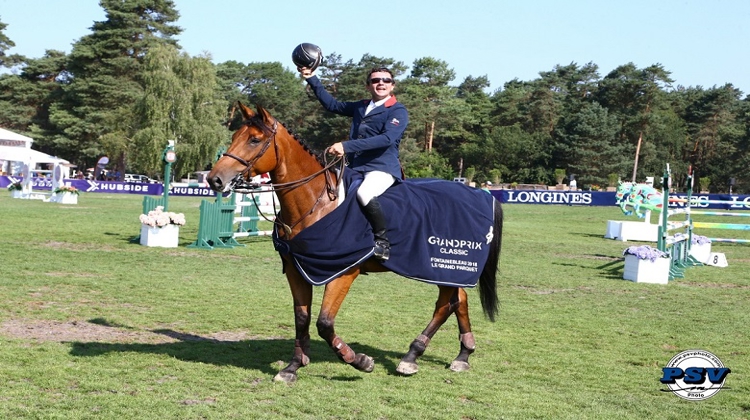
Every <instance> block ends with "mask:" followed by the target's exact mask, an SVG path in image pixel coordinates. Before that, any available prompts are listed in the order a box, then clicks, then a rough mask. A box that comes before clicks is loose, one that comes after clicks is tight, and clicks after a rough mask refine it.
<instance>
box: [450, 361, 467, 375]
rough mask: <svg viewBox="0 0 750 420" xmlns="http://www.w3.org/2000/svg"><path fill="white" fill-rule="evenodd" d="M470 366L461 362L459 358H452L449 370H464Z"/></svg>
mask: <svg viewBox="0 0 750 420" xmlns="http://www.w3.org/2000/svg"><path fill="white" fill-rule="evenodd" d="M470 368H471V367H470V366H469V363H467V362H462V361H460V360H454V361H452V362H451V368H450V369H451V370H452V371H454V372H466V371H467V370H469V369H470Z"/></svg>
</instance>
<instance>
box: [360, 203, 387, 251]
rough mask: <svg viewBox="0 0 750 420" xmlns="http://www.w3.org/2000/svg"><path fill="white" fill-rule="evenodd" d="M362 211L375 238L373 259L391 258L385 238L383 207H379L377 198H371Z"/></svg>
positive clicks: (385, 228) (385, 225) (385, 226)
mask: <svg viewBox="0 0 750 420" xmlns="http://www.w3.org/2000/svg"><path fill="white" fill-rule="evenodd" d="M362 209H363V210H364V214H365V217H366V218H367V220H368V221H369V222H370V225H371V226H372V234H373V235H374V236H375V257H377V258H380V259H381V260H384V261H385V260H387V259H388V258H389V257H390V256H391V243H390V242H389V241H388V236H386V231H387V224H386V222H385V214H384V213H383V207H381V205H380V201H378V197H373V198H371V199H370V202H369V203H367V205H366V206H364V207H362Z"/></svg>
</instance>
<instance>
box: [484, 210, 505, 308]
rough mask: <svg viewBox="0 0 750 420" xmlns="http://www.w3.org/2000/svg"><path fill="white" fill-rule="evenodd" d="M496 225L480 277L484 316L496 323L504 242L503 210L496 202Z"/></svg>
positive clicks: (494, 224)
mask: <svg viewBox="0 0 750 420" xmlns="http://www.w3.org/2000/svg"><path fill="white" fill-rule="evenodd" d="M493 204H494V206H493V207H494V223H493V228H492V233H493V237H492V240H491V241H490V250H489V255H488V256H487V262H485V264H484V270H482V274H481V275H480V276H479V300H480V301H481V302H482V310H483V311H484V315H485V316H487V318H489V320H490V321H492V322H495V316H496V315H497V312H498V307H499V303H498V298H497V269H498V262H499V261H500V248H501V246H502V242H503V208H502V206H501V205H500V202H499V201H497V200H494V203H493Z"/></svg>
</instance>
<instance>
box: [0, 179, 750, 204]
mask: <svg viewBox="0 0 750 420" xmlns="http://www.w3.org/2000/svg"><path fill="white" fill-rule="evenodd" d="M22 180H23V178H20V177H10V176H5V175H3V176H0V188H7V187H8V185H10V184H12V183H14V182H19V181H22ZM64 183H65V184H67V185H70V186H73V187H76V188H77V189H78V190H80V191H81V192H94V193H109V194H142V195H162V194H163V193H164V185H162V184H140V183H127V182H113V181H89V180H85V179H66V180H65V181H64ZM32 188H33V189H34V190H39V191H45V190H46V191H49V190H51V189H52V180H51V179H49V178H34V179H33V181H32ZM490 192H491V194H492V195H493V196H494V197H495V198H497V199H498V200H499V201H500V202H501V203H508V204H516V203H520V204H563V205H568V206H614V205H616V203H615V193H614V192H599V191H557V190H534V191H530V190H490ZM169 194H171V195H176V196H191V197H215V196H216V194H215V193H214V192H213V191H212V190H211V189H210V188H207V187H203V186H174V185H171V186H170V191H169ZM673 197H675V198H686V197H687V196H686V194H684V193H675V194H673ZM712 201H721V202H722V203H714V202H712ZM684 205H685V203H670V205H669V206H670V207H683V206H684ZM691 207H692V208H703V209H721V210H750V195H739V194H694V195H693V197H692V200H691Z"/></svg>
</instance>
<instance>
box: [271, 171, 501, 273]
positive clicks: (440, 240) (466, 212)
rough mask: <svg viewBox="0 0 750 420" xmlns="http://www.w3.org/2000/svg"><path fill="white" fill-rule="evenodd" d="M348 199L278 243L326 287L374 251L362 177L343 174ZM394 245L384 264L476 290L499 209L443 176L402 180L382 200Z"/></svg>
mask: <svg viewBox="0 0 750 420" xmlns="http://www.w3.org/2000/svg"><path fill="white" fill-rule="evenodd" d="M344 175H345V176H344V187H345V190H346V196H345V199H344V202H343V203H342V204H340V205H339V206H338V207H337V208H336V209H335V210H334V211H332V212H331V213H329V214H328V215H326V216H325V217H323V218H322V219H320V220H319V221H317V222H315V223H314V224H313V225H311V226H309V227H307V228H305V229H304V230H302V231H301V232H300V233H299V234H297V236H295V237H294V238H292V239H291V240H284V239H281V238H279V237H278V234H277V231H276V230H274V234H273V242H274V247H275V249H276V251H278V252H279V253H280V254H290V255H291V257H292V259H293V260H294V264H295V265H296V267H297V269H298V270H299V272H300V273H301V274H302V276H303V277H304V278H305V280H307V281H308V282H309V283H311V284H313V285H316V286H318V285H323V284H326V283H328V282H330V281H332V280H334V279H336V278H337V277H339V276H340V275H342V274H343V273H344V272H345V271H347V270H348V269H349V268H351V267H353V266H355V265H357V264H360V263H362V262H364V260H366V259H367V258H369V257H370V256H372V254H373V251H374V236H373V234H372V228H371V226H370V223H369V222H368V221H367V219H366V217H365V215H364V213H363V212H362V209H361V207H360V205H359V203H358V202H357V197H356V190H357V188H358V187H359V185H360V184H361V183H362V175H361V174H359V173H358V172H355V171H351V170H350V171H344ZM378 200H379V201H380V204H381V206H382V207H383V211H384V213H385V216H386V219H387V224H388V232H387V234H388V239H389V240H390V242H391V256H390V259H389V260H387V261H385V262H383V263H382V264H383V266H385V267H386V268H387V269H389V270H391V271H393V272H395V273H397V274H400V275H402V276H404V277H409V278H412V279H415V280H420V281H424V282H427V283H431V284H437V285H446V286H457V287H474V286H476V284H477V281H478V279H479V275H480V274H481V273H482V270H483V269H484V264H485V262H486V261H487V257H488V255H489V247H490V242H491V241H492V238H493V235H496V234H500V232H493V223H494V220H493V217H494V206H495V204H496V200H495V199H494V198H493V197H492V195H491V194H488V193H487V192H486V191H482V190H479V189H476V188H471V187H468V186H466V185H464V184H461V183H458V182H452V181H445V180H438V179H407V180H405V181H403V182H397V183H396V184H395V185H393V186H391V187H390V188H389V189H388V190H387V191H386V192H385V193H383V194H382V195H381V196H380V197H378Z"/></svg>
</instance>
